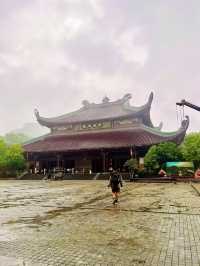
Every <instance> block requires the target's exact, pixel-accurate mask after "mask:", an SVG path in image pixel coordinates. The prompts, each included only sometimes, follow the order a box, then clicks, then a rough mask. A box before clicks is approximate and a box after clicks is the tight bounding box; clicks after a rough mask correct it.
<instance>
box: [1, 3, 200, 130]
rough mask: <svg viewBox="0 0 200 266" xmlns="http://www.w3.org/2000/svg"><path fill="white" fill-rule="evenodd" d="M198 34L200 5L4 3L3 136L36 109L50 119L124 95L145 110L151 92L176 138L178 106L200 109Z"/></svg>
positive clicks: (194, 119) (158, 117) (155, 109)
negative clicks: (186, 102)
mask: <svg viewBox="0 0 200 266" xmlns="http://www.w3.org/2000/svg"><path fill="white" fill-rule="evenodd" d="M199 29H200V1H199V0H192V1H188V0H165V1H161V0H160V1H154V0H152V1H148V0H146V1H144V0H143V1H142V0H138V1H135V0H123V1H122V0H45V1H44V0H14V1H13V0H6V1H0V92H1V94H0V120H1V123H0V134H4V133H5V132H7V131H9V130H12V129H14V128H18V127H21V126H22V125H23V124H24V123H25V122H31V121H34V120H35V118H34V112H33V110H34V108H35V107H37V108H38V109H39V111H40V114H41V115H43V116H47V117H51V116H57V115H60V114H64V113H67V112H69V111H73V110H75V109H77V108H79V107H80V106H81V102H82V100H83V99H88V100H89V101H93V102H100V101H101V100H102V98H103V97H104V96H106V95H107V96H108V97H109V98H110V99H111V100H115V99H117V98H120V97H122V96H123V95H124V94H125V93H131V94H132V96H133V97H132V100H131V103H132V104H133V105H141V104H144V103H145V102H146V100H147V98H148V95H149V93H150V92H151V91H153V92H154V100H153V104H152V112H151V114H152V120H153V123H154V124H155V125H158V124H159V122H160V121H163V123H164V130H166V131H171V130H176V129H177V128H178V127H179V126H180V121H179V123H177V117H176V106H175V103H176V101H179V100H181V99H182V98H185V99H187V100H189V101H191V102H193V103H195V104H197V105H200V88H199V83H200V73H199V71H200V34H199ZM185 113H186V114H188V115H189V116H190V120H191V121H190V131H197V130H199V129H200V123H199V121H200V113H198V112H197V111H195V110H191V109H189V108H188V109H186V110H185Z"/></svg>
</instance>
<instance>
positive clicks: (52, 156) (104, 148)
mask: <svg viewBox="0 0 200 266" xmlns="http://www.w3.org/2000/svg"><path fill="white" fill-rule="evenodd" d="M130 99H131V95H130V94H126V95H125V96H124V97H123V98H121V99H119V100H116V101H112V102H111V101H110V100H109V98H107V97H105V98H104V99H103V101H102V103H98V104H96V103H90V102H88V101H86V100H85V101H83V102H82V104H83V106H82V107H81V108H80V109H79V110H77V111H75V112H71V113H67V114H64V115H61V116H58V117H54V118H45V117H42V116H40V114H39V112H38V111H37V110H35V115H36V118H37V121H38V123H39V124H40V125H42V126H45V127H47V128H49V129H50V133H49V134H46V135H44V136H41V137H39V138H37V139H33V140H31V141H29V142H28V143H26V144H24V146H23V147H24V150H25V154H26V157H27V159H28V161H29V162H30V165H32V166H33V165H34V167H37V168H38V169H44V168H45V169H52V168H55V167H58V168H64V169H73V170H75V171H76V172H77V173H78V172H79V171H89V172H93V173H98V172H106V171H108V169H109V167H113V168H114V169H118V168H120V169H122V168H123V165H124V163H125V161H126V160H127V159H129V158H130V157H131V156H135V157H136V158H138V161H139V162H140V163H142V162H143V157H144V155H145V153H146V152H147V150H148V149H149V147H150V146H152V145H154V144H158V143H161V142H166V141H172V142H175V143H177V144H180V143H181V142H182V140H183V138H184V136H185V134H186V130H187V128H188V125H189V118H188V117H186V118H185V120H183V121H182V124H181V126H180V128H179V129H178V130H177V131H175V132H163V131H162V130H161V128H162V123H161V124H160V125H159V126H158V127H155V126H154V125H153V123H152V121H151V117H150V110H151V105H152V100H153V93H151V94H150V95H149V98H148V101H147V102H146V104H144V105H142V106H140V107H135V106H131V105H130Z"/></svg>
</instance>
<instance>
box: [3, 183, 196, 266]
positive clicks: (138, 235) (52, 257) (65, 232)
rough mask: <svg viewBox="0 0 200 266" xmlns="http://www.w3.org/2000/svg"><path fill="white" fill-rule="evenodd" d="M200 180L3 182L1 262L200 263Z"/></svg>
mask: <svg viewBox="0 0 200 266" xmlns="http://www.w3.org/2000/svg"><path fill="white" fill-rule="evenodd" d="M199 191H200V184H195V185H193V184H189V183H185V184H184V183H177V184H173V183H165V184H145V183H126V184H125V185H124V187H123V189H122V193H121V197H120V203H119V204H117V205H115V206H113V205H112V199H111V193H110V189H108V188H107V182H106V181H0V266H17V265H18V266H22V265H23V266H25V265H26V266H28V265H34V266H36V265H38V266H39V265H41V266H46V265H52V266H56V265H57V266H59V265H145V266H156V265H157V266H160V265H163V266H164V265H165V266H168V265H174V266H176V265H180V266H182V265H184V266H187V265H188V266H189V265H193V266H197V265H200V196H199V195H200V194H199V193H198V192H199Z"/></svg>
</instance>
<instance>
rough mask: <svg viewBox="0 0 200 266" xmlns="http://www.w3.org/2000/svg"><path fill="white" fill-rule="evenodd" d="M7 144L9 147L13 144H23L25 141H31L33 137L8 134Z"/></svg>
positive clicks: (6, 137) (5, 137)
mask: <svg viewBox="0 0 200 266" xmlns="http://www.w3.org/2000/svg"><path fill="white" fill-rule="evenodd" d="M4 139H5V142H6V143H7V144H9V145H12V144H21V143H23V142H25V141H28V140H30V139H31V137H29V136H27V135H25V134H22V133H18V134H16V133H8V134H6V135H5V136H4Z"/></svg>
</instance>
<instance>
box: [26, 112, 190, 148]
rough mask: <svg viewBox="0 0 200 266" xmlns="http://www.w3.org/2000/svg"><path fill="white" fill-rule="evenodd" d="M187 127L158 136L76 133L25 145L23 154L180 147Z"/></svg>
mask: <svg viewBox="0 0 200 266" xmlns="http://www.w3.org/2000/svg"><path fill="white" fill-rule="evenodd" d="M188 125H189V118H188V117H187V118H186V120H184V121H183V122H182V125H181V127H180V129H179V130H178V131H176V132H164V133H163V132H161V131H159V130H157V129H153V128H149V127H147V126H141V127H138V128H129V129H120V130H119V129H118V130H117V129H116V130H112V131H111V130H107V131H99V132H89V133H79V134H76V135H69V136H66V135H60V136H59V135H57V136H52V135H48V136H44V137H43V138H42V137H41V139H39V140H36V141H33V142H32V143H28V144H25V145H24V146H23V147H24V150H25V151H26V152H38V153H39V152H62V151H63V152H69V151H80V150H97V149H111V148H112V149H114V148H126V147H131V146H151V145H154V144H158V143H161V142H166V141H172V142H175V143H177V144H180V143H181V141H182V140H183V138H184V136H185V134H186V130H187V128H188Z"/></svg>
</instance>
